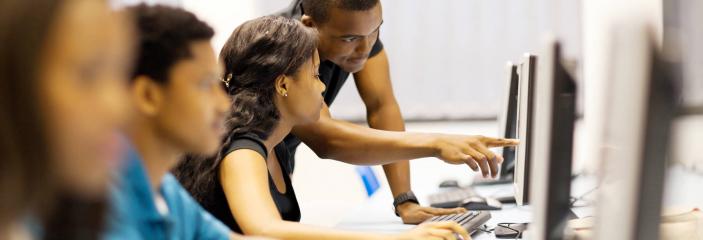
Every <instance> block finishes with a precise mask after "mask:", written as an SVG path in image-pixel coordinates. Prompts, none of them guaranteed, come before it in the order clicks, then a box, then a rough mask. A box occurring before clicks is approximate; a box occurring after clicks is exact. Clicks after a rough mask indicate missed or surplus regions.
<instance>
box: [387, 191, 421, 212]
mask: <svg viewBox="0 0 703 240" xmlns="http://www.w3.org/2000/svg"><path fill="white" fill-rule="evenodd" d="M406 202H414V203H417V204H420V202H419V201H417V197H415V194H414V193H413V192H412V191H410V192H404V193H401V194H400V195H398V196H397V197H395V199H394V200H393V209H395V215H396V216H399V217H400V214H398V205H400V204H403V203H406Z"/></svg>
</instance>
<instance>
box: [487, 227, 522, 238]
mask: <svg viewBox="0 0 703 240" xmlns="http://www.w3.org/2000/svg"><path fill="white" fill-rule="evenodd" d="M527 225H528V224H527V223H498V226H496V228H495V229H493V232H494V233H495V235H496V238H501V239H505V238H507V239H516V238H522V235H523V234H522V233H523V232H524V231H525V229H527Z"/></svg>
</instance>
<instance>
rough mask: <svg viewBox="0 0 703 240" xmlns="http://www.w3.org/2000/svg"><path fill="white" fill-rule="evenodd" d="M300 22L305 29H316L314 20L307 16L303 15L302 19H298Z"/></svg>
mask: <svg viewBox="0 0 703 240" xmlns="http://www.w3.org/2000/svg"><path fill="white" fill-rule="evenodd" d="M300 22H302V23H303V25H305V26H306V27H311V28H317V24H316V23H315V20H312V17H310V16H308V15H303V16H302V17H300Z"/></svg>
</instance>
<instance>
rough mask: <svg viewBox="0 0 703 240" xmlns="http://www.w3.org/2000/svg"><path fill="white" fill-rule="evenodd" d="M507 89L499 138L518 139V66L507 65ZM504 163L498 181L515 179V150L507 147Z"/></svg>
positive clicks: (500, 121) (509, 63)
mask: <svg viewBox="0 0 703 240" xmlns="http://www.w3.org/2000/svg"><path fill="white" fill-rule="evenodd" d="M506 72H507V83H506V84H507V88H506V91H505V95H504V97H503V112H502V113H501V115H500V120H499V123H500V127H499V129H500V130H499V131H500V132H499V133H498V136H500V137H502V138H516V137H517V98H518V95H517V92H518V82H519V81H518V74H517V66H516V65H515V64H513V63H512V62H508V63H507V65H506ZM501 155H502V156H503V163H502V164H501V165H500V177H499V179H498V180H510V181H512V179H513V172H514V170H515V148H512V147H505V148H503V149H502V152H501Z"/></svg>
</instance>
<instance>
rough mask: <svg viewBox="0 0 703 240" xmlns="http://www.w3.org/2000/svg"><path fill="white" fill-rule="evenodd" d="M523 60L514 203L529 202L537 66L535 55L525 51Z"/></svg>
mask: <svg viewBox="0 0 703 240" xmlns="http://www.w3.org/2000/svg"><path fill="white" fill-rule="evenodd" d="M523 59H524V60H523V62H522V63H521V64H520V65H519V69H518V75H519V80H518V82H519V84H518V85H519V87H518V103H517V106H518V107H517V116H518V118H517V138H518V139H520V144H519V145H518V146H517V155H516V157H515V172H514V175H513V185H514V187H515V203H517V204H518V205H525V204H527V203H528V202H529V199H528V198H529V194H528V193H529V186H530V177H529V176H530V159H531V151H532V150H531V149H530V146H531V144H532V143H531V141H532V116H533V114H532V112H533V101H532V99H533V92H534V87H533V85H534V78H535V69H536V67H537V57H535V56H534V55H531V54H529V53H526V54H525V55H524V57H523Z"/></svg>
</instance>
